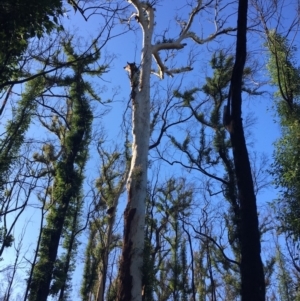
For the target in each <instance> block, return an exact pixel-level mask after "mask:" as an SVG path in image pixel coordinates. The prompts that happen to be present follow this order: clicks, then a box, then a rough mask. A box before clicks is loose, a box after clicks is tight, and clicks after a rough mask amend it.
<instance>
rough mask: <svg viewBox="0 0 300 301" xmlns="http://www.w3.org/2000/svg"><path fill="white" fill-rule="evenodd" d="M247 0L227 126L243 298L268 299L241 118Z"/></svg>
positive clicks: (241, 8)
mask: <svg viewBox="0 0 300 301" xmlns="http://www.w3.org/2000/svg"><path fill="white" fill-rule="evenodd" d="M247 9H248V1H247V0H239V9H238V30H237V42H236V58H235V64H234V69H233V73H232V78H231V85H230V91H231V92H230V95H229V97H230V98H231V116H230V124H229V126H228V130H229V132H230V137H231V144H232V149H233V157H234V165H235V173H236V178H237V186H238V193H239V202H240V216H241V221H240V226H241V232H240V234H241V237H240V242H241V278H242V285H241V296H242V301H263V300H265V281H264V271H263V264H262V260H261V257H260V252H261V248H260V233H259V226H258V216H257V207H256V197H255V193H254V187H253V180H252V174H251V167H250V161H249V156H248V151H247V146H246V141H245V136H244V129H243V124H242V118H241V106H242V90H241V88H242V77H243V70H244V65H245V61H246V53H247V47H246V44H247V38H246V36H247Z"/></svg>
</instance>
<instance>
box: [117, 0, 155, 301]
mask: <svg viewBox="0 0 300 301" xmlns="http://www.w3.org/2000/svg"><path fill="white" fill-rule="evenodd" d="M133 5H135V7H136V9H137V11H138V12H139V22H140V25H141V27H142V30H143V51H142V57H141V65H140V68H137V67H136V66H135V64H134V63H133V64H128V65H127V67H126V68H125V69H126V70H127V71H128V72H129V76H130V81H131V100H132V136H133V142H132V160H131V166H130V171H129V175H128V180H127V185H126V189H127V197H128V201H127V207H126V209H125V213H124V241H123V250H122V258H121V262H120V270H119V286H118V297H117V300H118V301H141V300H142V278H143V277H142V266H143V250H144V239H145V238H144V236H145V235H144V225H145V202H146V192H147V169H148V149H149V137H150V74H151V62H152V46H151V40H152V35H153V8H152V7H151V6H148V5H146V4H145V3H144V2H139V1H137V2H136V3H135V4H133ZM145 12H146V13H147V16H146V15H145Z"/></svg>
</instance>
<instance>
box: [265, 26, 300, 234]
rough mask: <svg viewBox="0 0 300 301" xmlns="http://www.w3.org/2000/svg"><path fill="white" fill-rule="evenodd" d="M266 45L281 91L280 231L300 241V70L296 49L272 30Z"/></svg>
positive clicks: (276, 156)
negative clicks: (296, 58)
mask: <svg viewBox="0 0 300 301" xmlns="http://www.w3.org/2000/svg"><path fill="white" fill-rule="evenodd" d="M266 46H267V47H268V50H269V62H268V69H269V73H270V76H271V80H272V82H273V84H274V85H275V86H276V87H277V88H278V90H277V92H276V93H275V103H276V108H277V113H278V116H279V121H280V125H281V129H282V137H281V138H280V139H278V141H277V142H276V144H275V153H274V163H273V165H272V171H271V174H272V175H273V177H274V182H275V184H276V186H277V187H278V188H280V195H279V198H278V201H277V202H276V206H277V209H278V216H279V218H280V220H281V221H282V223H281V230H283V231H286V232H288V233H289V234H291V235H293V237H294V238H295V239H299V238H300V219H299V216H300V215H299V214H300V139H299V137H300V136H299V133H300V123H299V120H300V103H299V96H300V71H299V68H298V67H297V62H296V60H295V56H296V51H297V49H296V47H293V46H289V41H288V40H287V39H286V38H285V37H283V36H281V35H279V34H277V33H276V32H275V31H270V32H269V35H268V42H267V43H266Z"/></svg>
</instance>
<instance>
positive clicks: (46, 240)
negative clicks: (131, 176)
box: [29, 42, 103, 300]
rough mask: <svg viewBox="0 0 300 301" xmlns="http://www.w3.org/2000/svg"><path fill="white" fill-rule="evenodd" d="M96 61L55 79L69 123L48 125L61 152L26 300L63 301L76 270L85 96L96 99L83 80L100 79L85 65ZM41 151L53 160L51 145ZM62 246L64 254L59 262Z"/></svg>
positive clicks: (87, 124) (88, 118) (86, 129)
mask: <svg viewBox="0 0 300 301" xmlns="http://www.w3.org/2000/svg"><path fill="white" fill-rule="evenodd" d="M65 53H66V55H67V56H68V59H72V58H73V57H75V56H77V54H76V53H75V51H74V50H73V48H72V46H71V44H70V42H69V43H67V44H66V47H65ZM99 57H100V54H99V52H97V54H96V55H89V54H87V55H86V57H85V58H83V59H81V60H80V61H77V62H76V63H74V64H73V65H72V67H71V68H72V71H73V74H72V75H67V76H66V77H63V76H62V77H60V78H56V82H57V85H58V86H60V87H65V88H66V89H68V97H67V99H66V107H67V118H66V119H64V123H63V122H62V121H60V120H59V116H57V118H54V119H52V125H51V126H47V128H48V129H50V130H52V131H53V133H54V134H56V135H57V138H58V139H59V142H60V146H61V149H62V152H61V154H60V157H59V158H57V160H55V161H54V162H52V164H53V169H54V181H53V187H52V190H51V191H49V192H48V193H49V196H48V197H49V198H50V200H51V206H49V211H48V214H47V217H46V220H47V224H46V225H45V226H44V228H43V230H42V238H41V243H40V247H39V251H38V256H39V260H38V262H37V264H36V265H35V267H34V271H33V277H32V283H31V290H30V296H29V300H46V298H47V297H48V291H49V294H51V295H53V296H56V295H57V294H58V293H59V300H66V298H67V297H68V291H69V288H70V285H69V281H70V280H71V277H70V273H71V272H72V271H73V269H74V256H75V252H76V249H77V246H78V240H77V237H76V235H78V233H79V227H80V216H81V214H82V205H83V202H82V195H81V189H82V184H83V179H84V177H83V171H84V168H85V164H86V161H87V159H88V147H87V145H89V143H90V139H91V125H92V120H93V114H92V110H91V105H90V98H89V96H90V95H95V94H96V93H95V92H94V91H93V89H92V87H91V85H89V84H87V83H86V81H85V80H84V78H83V76H84V75H85V73H89V74H90V73H93V75H98V74H101V72H102V70H103V68H102V67H99V68H97V72H96V71H95V70H93V69H92V67H90V66H89V65H90V64H94V63H96V62H97V61H98V59H99ZM70 79H71V81H70ZM70 82H71V85H70ZM93 98H94V97H93ZM97 99H99V97H98V96H97ZM43 152H44V158H45V159H46V160H47V159H50V160H52V159H51V158H52V157H53V156H52V155H51V154H52V153H53V147H52V146H51V145H44V147H43ZM36 157H37V158H39V157H40V156H39V155H36ZM61 241H62V247H63V248H64V250H65V252H63V253H62V255H61V256H60V257H58V256H57V254H58V248H59V243H60V242H61ZM41 275H42V277H41ZM50 284H51V287H50Z"/></svg>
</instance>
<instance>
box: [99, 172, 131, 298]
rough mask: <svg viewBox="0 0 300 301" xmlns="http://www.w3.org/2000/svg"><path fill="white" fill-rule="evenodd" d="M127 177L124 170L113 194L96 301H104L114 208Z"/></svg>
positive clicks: (114, 214) (114, 215)
mask: <svg viewBox="0 0 300 301" xmlns="http://www.w3.org/2000/svg"><path fill="white" fill-rule="evenodd" d="M127 176H128V168H126V171H125V173H124V177H123V178H122V179H121V181H120V183H119V187H118V189H117V191H116V193H115V196H114V200H113V203H112V207H113V208H115V210H114V211H113V212H112V214H111V216H110V218H109V225H108V230H107V234H106V241H105V249H104V255H103V258H102V270H101V271H100V274H99V286H98V290H97V296H96V301H103V300H104V291H105V283H106V278H107V267H108V259H109V253H110V248H111V243H112V238H113V237H112V233H113V227H114V225H115V218H116V208H117V207H118V202H119V199H120V196H121V194H122V191H123V189H124V185H125V182H126V179H127Z"/></svg>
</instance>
